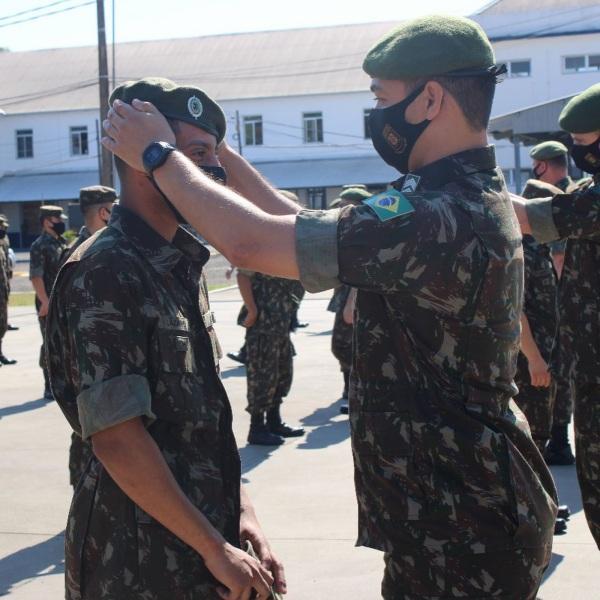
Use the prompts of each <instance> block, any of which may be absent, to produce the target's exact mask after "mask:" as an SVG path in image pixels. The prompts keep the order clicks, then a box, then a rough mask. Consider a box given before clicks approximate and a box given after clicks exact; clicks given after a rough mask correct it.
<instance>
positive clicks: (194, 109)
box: [187, 96, 204, 119]
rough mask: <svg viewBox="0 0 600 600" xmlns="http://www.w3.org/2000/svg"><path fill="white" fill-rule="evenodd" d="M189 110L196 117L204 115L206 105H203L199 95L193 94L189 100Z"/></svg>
mask: <svg viewBox="0 0 600 600" xmlns="http://www.w3.org/2000/svg"><path fill="white" fill-rule="evenodd" d="M187 105H188V111H189V112H190V115H192V117H194V119H199V118H200V116H201V115H202V111H203V110H204V107H203V106H202V102H200V98H198V97H197V96H191V97H190V99H189V100H188V104H187Z"/></svg>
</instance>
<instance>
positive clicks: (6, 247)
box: [0, 214, 19, 364]
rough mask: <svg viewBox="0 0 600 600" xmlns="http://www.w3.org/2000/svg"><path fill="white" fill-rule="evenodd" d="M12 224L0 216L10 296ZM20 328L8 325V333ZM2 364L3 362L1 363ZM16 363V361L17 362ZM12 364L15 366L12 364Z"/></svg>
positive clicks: (0, 234)
mask: <svg viewBox="0 0 600 600" xmlns="http://www.w3.org/2000/svg"><path fill="white" fill-rule="evenodd" d="M9 225H10V223H9V222H8V218H7V217H6V215H3V214H0V249H1V250H3V251H4V254H5V256H6V261H7V265H8V280H9V281H8V283H9V285H8V293H9V295H10V280H11V279H12V277H13V262H14V253H13V258H12V260H11V251H10V238H9V237H8V227H9ZM18 330H19V328H18V327H15V326H13V325H11V324H10V323H9V324H8V325H7V331H18ZM0 362H1V361H0ZM15 362H16V361H15ZM11 364H13V363H12V362H11Z"/></svg>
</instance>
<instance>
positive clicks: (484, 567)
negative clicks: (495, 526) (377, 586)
mask: <svg viewBox="0 0 600 600" xmlns="http://www.w3.org/2000/svg"><path fill="white" fill-rule="evenodd" d="M550 554H551V552H550V550H549V549H547V548H537V549H535V548H534V549H523V550H520V549H519V550H505V551H501V552H492V553H489V554H468V555H464V554H463V555H460V554H459V555H450V556H448V555H440V554H436V553H431V554H426V553H424V554H416V555H415V554H411V555H392V554H385V556H384V560H385V572H384V577H383V583H382V586H381V592H382V596H383V598H384V600H441V599H442V598H443V599H444V600H447V599H450V598H462V599H465V600H468V599H469V598H471V599H472V600H475V599H476V600H483V599H484V598H501V599H504V598H505V599H506V600H509V599H510V600H517V599H518V600H536V598H537V590H538V588H539V585H540V580H541V578H542V575H543V572H544V570H545V567H546V565H547V564H548V562H549V560H550ZM506 573H510V575H511V576H510V577H507V576H506ZM423 574H427V576H426V577H423Z"/></svg>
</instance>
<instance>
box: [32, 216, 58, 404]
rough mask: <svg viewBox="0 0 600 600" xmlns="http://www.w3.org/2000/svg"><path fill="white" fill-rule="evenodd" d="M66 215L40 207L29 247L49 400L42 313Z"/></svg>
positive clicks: (54, 277) (50, 283)
mask: <svg viewBox="0 0 600 600" xmlns="http://www.w3.org/2000/svg"><path fill="white" fill-rule="evenodd" d="M66 218H67V217H66V215H64V214H63V211H62V208H61V207H60V206H51V205H46V206H42V207H41V208H40V223H41V225H42V233H41V235H40V236H39V237H38V238H37V239H36V240H35V241H34V242H33V244H31V249H30V250H29V257H30V258H29V279H30V280H31V285H32V286H33V289H34V291H35V308H36V310H37V313H38V320H39V323H40V330H41V332H42V347H41V348H40V367H42V371H43V373H44V398H45V399H47V400H52V392H51V391H50V381H49V379H48V371H47V368H46V360H45V357H44V345H45V337H46V315H47V314H48V300H49V298H50V292H52V286H53V285H54V280H55V279H56V276H57V275H58V270H59V269H60V265H61V261H62V257H63V253H64V252H65V250H66V249H67V242H66V240H65V239H64V238H63V237H62V236H63V233H64V232H65V228H66V227H65V219H66Z"/></svg>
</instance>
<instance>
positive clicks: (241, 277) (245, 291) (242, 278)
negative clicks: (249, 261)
mask: <svg viewBox="0 0 600 600" xmlns="http://www.w3.org/2000/svg"><path fill="white" fill-rule="evenodd" d="M237 282H238V287H239V289H240V294H241V296H242V300H243V301H244V304H245V305H246V308H247V309H248V310H252V311H255V310H256V302H255V301H254V294H253V293H252V280H251V279H250V277H248V275H245V274H244V273H240V272H239V271H238V274H237Z"/></svg>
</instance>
